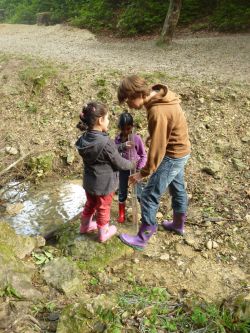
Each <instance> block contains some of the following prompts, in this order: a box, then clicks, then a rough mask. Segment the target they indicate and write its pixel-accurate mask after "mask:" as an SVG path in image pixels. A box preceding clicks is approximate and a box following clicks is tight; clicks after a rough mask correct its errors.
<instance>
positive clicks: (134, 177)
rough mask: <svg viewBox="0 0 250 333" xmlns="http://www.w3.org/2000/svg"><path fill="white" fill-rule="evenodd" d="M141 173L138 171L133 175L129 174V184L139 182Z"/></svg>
mask: <svg viewBox="0 0 250 333" xmlns="http://www.w3.org/2000/svg"><path fill="white" fill-rule="evenodd" d="M142 178H143V177H142V175H141V174H140V172H136V173H134V174H133V175H131V176H129V179H128V181H129V185H135V184H136V183H138V182H140V181H141V180H142Z"/></svg>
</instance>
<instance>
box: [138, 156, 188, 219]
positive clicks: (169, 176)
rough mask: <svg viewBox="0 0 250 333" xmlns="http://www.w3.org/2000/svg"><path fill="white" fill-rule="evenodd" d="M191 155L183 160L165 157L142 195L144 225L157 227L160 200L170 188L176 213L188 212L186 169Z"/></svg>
mask: <svg viewBox="0 0 250 333" xmlns="http://www.w3.org/2000/svg"><path fill="white" fill-rule="evenodd" d="M189 156H190V155H186V156H184V157H182V158H170V157H168V156H165V157H164V159H163V160H162V162H161V164H160V165H159V167H158V168H157V170H156V171H155V172H154V173H153V174H152V176H151V177H150V178H149V181H148V183H147V185H146V186H145V187H144V189H143V191H142V194H141V212H142V223H146V224H149V225H155V224H156V223H157V222H156V213H157V211H158V208H159V203H160V198H161V196H162V195H163V194H164V193H165V192H166V190H167V188H168V187H169V192H170V195H171V196H172V208H173V211H174V212H175V213H185V212H186V211H187V204H188V200H187V192H186V190H185V183H184V167H185V164H186V163H187V160H188V158H189Z"/></svg>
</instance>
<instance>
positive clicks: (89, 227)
mask: <svg viewBox="0 0 250 333" xmlns="http://www.w3.org/2000/svg"><path fill="white" fill-rule="evenodd" d="M92 218H93V215H91V216H89V217H85V216H81V225H80V234H89V233H91V232H94V231H95V230H97V224H96V221H93V220H92Z"/></svg>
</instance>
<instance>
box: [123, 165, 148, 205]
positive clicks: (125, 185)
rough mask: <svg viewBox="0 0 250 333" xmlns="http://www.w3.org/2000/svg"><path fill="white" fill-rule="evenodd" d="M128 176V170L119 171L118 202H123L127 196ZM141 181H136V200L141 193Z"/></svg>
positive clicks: (139, 197)
mask: <svg viewBox="0 0 250 333" xmlns="http://www.w3.org/2000/svg"><path fill="white" fill-rule="evenodd" d="M129 176H130V171H129V170H121V171H119V202H124V201H126V200H127V196H128V177H129ZM142 188H143V183H138V184H137V185H136V191H137V200H138V201H139V202H140V199H141V193H142Z"/></svg>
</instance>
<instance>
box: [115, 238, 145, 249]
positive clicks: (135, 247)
mask: <svg viewBox="0 0 250 333" xmlns="http://www.w3.org/2000/svg"><path fill="white" fill-rule="evenodd" d="M118 238H119V239H120V241H122V242H123V244H125V245H128V246H129V247H132V249H134V250H137V251H143V250H144V247H140V246H135V245H131V244H129V243H127V242H125V240H124V239H122V238H121V237H120V236H118Z"/></svg>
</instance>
